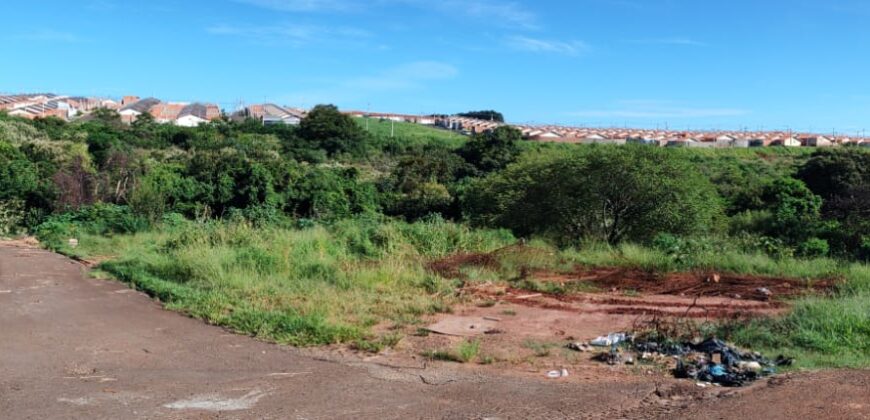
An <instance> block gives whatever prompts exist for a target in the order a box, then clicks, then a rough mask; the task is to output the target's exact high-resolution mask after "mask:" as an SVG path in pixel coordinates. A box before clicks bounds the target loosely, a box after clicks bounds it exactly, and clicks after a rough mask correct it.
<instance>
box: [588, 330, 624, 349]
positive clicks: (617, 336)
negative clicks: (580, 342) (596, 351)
mask: <svg viewBox="0 0 870 420" xmlns="http://www.w3.org/2000/svg"><path fill="white" fill-rule="evenodd" d="M626 338H627V336H626V334H625V333H610V334H608V335H607V336H601V337H598V338H596V339H594V340H592V341H590V342H589V344H591V345H593V346H595V347H611V346H617V345H619V343H622V342H624V341H625V339H626Z"/></svg>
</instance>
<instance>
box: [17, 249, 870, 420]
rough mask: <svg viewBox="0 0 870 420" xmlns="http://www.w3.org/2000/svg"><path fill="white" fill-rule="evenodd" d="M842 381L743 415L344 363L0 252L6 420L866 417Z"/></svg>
mask: <svg viewBox="0 0 870 420" xmlns="http://www.w3.org/2000/svg"><path fill="white" fill-rule="evenodd" d="M312 354H314V356H312ZM837 375H839V376H836V375H835V376H836V378H835V379H837V380H838V381H840V382H837V383H836V384H834V385H831V387H830V388H829V389H828V390H827V392H828V394H825V395H829V394H832V393H833V394H836V395H838V397H837V398H839V399H840V400H841V401H840V402H842V404H840V405H832V404H833V403H834V402H835V401H831V400H830V398H827V399H826V400H822V399H818V398H817V399H816V400H815V405H812V404H810V403H812V402H813V401H810V400H811V396H803V397H802V396H801V395H799V394H800V392H802V391H801V389H802V388H800V387H789V386H788V384H787V383H785V384H783V385H780V387H779V388H776V387H772V386H767V387H766V388H764V389H762V390H760V391H759V392H755V393H750V394H747V396H736V397H734V398H736V401H738V402H739V404H737V405H735V407H744V408H745V409H746V410H748V411H745V412H741V411H740V409H736V408H735V409H732V407H729V406H727V405H726V406H721V404H720V405H716V404H718V403H721V401H722V399H717V400H716V401H713V402H712V403H703V404H702V403H696V402H691V403H687V402H685V401H682V402H678V403H672V402H671V400H672V399H668V398H661V397H660V395H659V394H658V393H656V389H657V388H658V387H660V386H661V384H658V385H657V384H656V383H653V382H650V381H646V382H645V381H629V382H630V383H626V381H613V382H603V383H563V382H553V381H547V380H544V379H541V380H534V379H522V378H519V379H518V378H516V377H500V376H487V375H484V374H481V373H476V372H474V370H473V369H472V370H463V369H457V368H451V367H445V366H443V365H439V366H434V367H428V368H420V367H405V368H396V367H387V366H380V365H377V364H371V363H350V364H349V363H340V362H335V361H328V360H325V359H323V358H320V357H317V356H316V353H311V352H306V351H302V350H297V349H293V348H289V347H285V346H277V345H272V344H267V343H262V342H259V341H256V340H254V339H252V338H250V337H244V336H239V335H234V334H230V333H227V332H226V331H224V330H223V329H221V328H217V327H213V326H209V325H206V324H204V323H202V322H200V321H197V320H194V319H190V318H187V317H184V316H182V315H179V314H176V313H172V312H168V311H165V310H163V309H162V308H161V306H160V305H159V304H158V303H156V302H154V301H153V300H151V299H150V298H149V297H147V296H145V295H143V294H141V293H138V292H135V291H132V290H130V289H128V288H127V287H125V286H124V285H122V284H119V283H115V282H110V281H105V280H96V279H92V278H89V277H88V276H87V274H86V272H85V269H84V267H82V266H81V265H80V264H78V263H76V262H73V261H70V260H68V259H66V258H64V257H62V256H59V255H55V254H52V253H49V252H46V251H42V250H38V249H32V248H22V247H18V246H12V245H9V244H0V418H2V419H54V418H64V419H65V418H83V419H84V418H86V419H101V418H105V419H130V418H133V419H138V418H160V419H163V418H170V419H175V418H184V419H187V418H196V419H202V418H245V419H247V418H255V419H269V418H274V419H320V418H322V419H334V418H353V419H361V418H362V419H365V418H373V419H385V418H406V419H407V418H462V419H466V418H501V419H507V418H608V419H616V418H651V417H656V416H659V417H669V418H672V417H678V416H686V417H689V418H691V417H697V416H704V415H705V411H709V412H710V414H714V416H713V417H708V418H732V417H733V418H751V417H752V413H757V411H753V410H754V406H753V403H752V400H751V398H753V397H752V395H756V394H757V395H759V398H761V397H763V398H764V399H765V400H767V401H768V403H767V404H768V405H769V406H774V405H773V403H771V402H770V400H769V399H770V398H774V399H775V398H777V396H776V395H775V394H762V392H764V391H766V390H773V391H768V392H774V393H775V392H780V391H777V389H781V390H787V391H788V392H790V394H788V398H790V399H791V401H790V402H788V403H789V404H790V406H791V407H793V408H794V407H798V408H800V407H802V406H803V405H806V406H807V407H810V408H811V409H812V410H814V411H800V410H797V411H796V410H790V411H787V412H782V413H784V414H788V415H789V416H788V417H786V416H781V417H780V416H777V415H776V413H777V411H771V414H770V415H769V416H767V418H790V417H791V415H793V414H795V413H796V412H802V413H810V412H812V413H814V414H815V417H816V418H868V417H867V416H870V411H868V410H870V393H868V392H870V391H868V389H870V388H868V378H870V375H868V373H867V372H866V371H861V372H841V373H838V374H837ZM840 376H843V377H845V378H846V380H841V379H843V378H841V377H840ZM807 378H809V379H807ZM807 378H803V379H801V378H798V380H804V379H807V380H811V379H812V377H807ZM837 387H839V388H837ZM811 394H815V393H811ZM864 397H866V398H864ZM674 400H675V399H674ZM707 401H709V400H707ZM808 401H809V403H808ZM819 406H825V407H827V408H828V409H827V411H824V412H820V411H818V408H817V407H819ZM746 414H749V416H750V417H745V415H746ZM741 416H744V417H741ZM829 416H830V417H829ZM834 416H836V417H834ZM791 418H793V417H791Z"/></svg>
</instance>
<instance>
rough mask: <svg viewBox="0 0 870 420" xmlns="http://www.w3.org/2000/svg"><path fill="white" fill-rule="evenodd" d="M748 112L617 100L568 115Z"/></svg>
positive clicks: (639, 116) (665, 115)
mask: <svg viewBox="0 0 870 420" xmlns="http://www.w3.org/2000/svg"><path fill="white" fill-rule="evenodd" d="M749 113H750V112H749V111H748V110H745V109H739V108H709V107H694V106H687V105H683V104H678V103H674V102H670V101H619V102H617V104H616V106H615V107H609V108H604V109H587V110H580V111H575V112H569V113H568V115H570V116H573V117H579V118H630V119H665V118H670V119H693V118H716V117H739V116H743V115H747V114H749Z"/></svg>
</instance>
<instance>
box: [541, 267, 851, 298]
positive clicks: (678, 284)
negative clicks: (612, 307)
mask: <svg viewBox="0 0 870 420" xmlns="http://www.w3.org/2000/svg"><path fill="white" fill-rule="evenodd" d="M535 278H536V279H538V280H541V281H548V282H557V283H561V284H567V283H572V282H586V283H589V284H591V285H594V286H596V287H599V288H601V289H602V290H605V291H611V292H623V293H629V294H642V295H666V296H688V297H727V298H732V299H741V300H754V301H760V302H767V301H770V300H779V299H782V298H792V297H797V296H802V295H807V294H827V293H830V292H831V291H833V289H834V288H835V287H836V285H837V283H838V280H834V279H827V280H815V281H806V280H797V279H787V278H779V277H760V276H738V275H731V274H718V273H706V274H696V273H668V274H662V273H650V272H646V271H642V270H630V269H622V268H604V269H585V268H578V269H577V270H576V271H574V272H573V273H568V274H564V273H546V272H542V273H536V274H535Z"/></svg>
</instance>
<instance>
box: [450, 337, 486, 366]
mask: <svg viewBox="0 0 870 420" xmlns="http://www.w3.org/2000/svg"><path fill="white" fill-rule="evenodd" d="M456 353H457V356H458V357H459V359H460V360H461V361H462V362H463V363H468V362H470V361H472V360H474V358H476V357H477V355H478V353H480V342H479V341H477V340H466V341H463V342H462V343H461V344H459V347H458V348H457V349H456Z"/></svg>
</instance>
